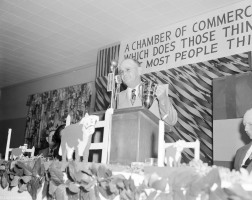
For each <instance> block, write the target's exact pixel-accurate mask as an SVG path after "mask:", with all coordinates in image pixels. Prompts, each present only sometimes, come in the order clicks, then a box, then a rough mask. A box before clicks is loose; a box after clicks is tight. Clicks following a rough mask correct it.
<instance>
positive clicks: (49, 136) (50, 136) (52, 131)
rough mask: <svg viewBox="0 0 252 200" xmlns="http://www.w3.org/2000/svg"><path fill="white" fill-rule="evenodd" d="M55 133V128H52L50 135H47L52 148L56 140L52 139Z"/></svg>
mask: <svg viewBox="0 0 252 200" xmlns="http://www.w3.org/2000/svg"><path fill="white" fill-rule="evenodd" d="M54 133H55V130H50V131H49V134H48V137H47V142H48V144H49V147H50V148H52V147H53V146H54V142H53V140H52V138H53V135H54Z"/></svg>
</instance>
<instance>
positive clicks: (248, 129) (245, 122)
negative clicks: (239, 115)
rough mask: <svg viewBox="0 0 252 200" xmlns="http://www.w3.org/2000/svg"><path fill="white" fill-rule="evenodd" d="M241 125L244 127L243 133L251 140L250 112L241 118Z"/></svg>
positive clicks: (251, 121) (251, 113) (251, 116)
mask: <svg viewBox="0 0 252 200" xmlns="http://www.w3.org/2000/svg"><path fill="white" fill-rule="evenodd" d="M243 125H244V127H245V132H246V133H247V135H248V136H249V138H250V139H252V110H250V111H248V112H246V113H245V115H244V118H243Z"/></svg>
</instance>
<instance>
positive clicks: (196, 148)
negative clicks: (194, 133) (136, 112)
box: [158, 120, 200, 167]
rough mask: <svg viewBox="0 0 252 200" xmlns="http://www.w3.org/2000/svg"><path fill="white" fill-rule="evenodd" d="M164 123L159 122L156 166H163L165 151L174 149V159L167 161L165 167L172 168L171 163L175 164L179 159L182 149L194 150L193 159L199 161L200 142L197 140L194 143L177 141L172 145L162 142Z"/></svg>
mask: <svg viewBox="0 0 252 200" xmlns="http://www.w3.org/2000/svg"><path fill="white" fill-rule="evenodd" d="M164 127H165V125H164V121H162V120H159V137H158V166H159V167H162V166H164V162H165V151H166V150H171V151H172V148H174V149H175V152H174V158H172V159H170V160H167V165H169V166H173V162H177V161H178V160H179V157H181V152H182V151H183V149H184V148H193V149H194V159H195V160H199V159H200V142H199V140H198V139H197V140H196V141H195V142H185V141H184V140H179V141H177V142H174V143H166V142H165V140H164V133H165V131H164Z"/></svg>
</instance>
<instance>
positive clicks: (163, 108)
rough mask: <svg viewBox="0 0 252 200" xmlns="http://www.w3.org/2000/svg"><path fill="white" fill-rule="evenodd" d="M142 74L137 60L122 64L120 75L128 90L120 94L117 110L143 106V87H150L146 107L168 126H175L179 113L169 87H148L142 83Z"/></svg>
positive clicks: (124, 61)
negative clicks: (169, 95)
mask: <svg viewBox="0 0 252 200" xmlns="http://www.w3.org/2000/svg"><path fill="white" fill-rule="evenodd" d="M141 72H142V70H141V66H140V63H139V62H138V61H137V60H134V59H130V58H127V59H125V60H123V61H122V62H121V64H120V66H119V73H120V75H121V77H122V81H123V82H124V83H125V84H126V85H127V89H126V90H124V91H122V92H120V93H119V95H118V104H117V108H130V107H138V106H142V104H143V103H142V102H143V101H142V98H144V90H143V87H145V88H147V87H149V88H147V90H149V92H150V94H151V95H148V97H147V98H148V99H147V100H148V101H145V102H147V105H145V107H147V108H149V110H150V111H151V112H152V113H153V114H155V115H156V116H157V117H158V118H159V119H162V120H164V121H165V122H166V123H167V124H168V125H170V126H174V125H175V124H176V122H177V119H178V118H177V111H176V110H175V108H174V107H173V105H172V103H171V101H170V99H169V97H168V85H154V84H152V85H149V86H147V87H146V86H145V85H144V84H143V83H142V81H141ZM151 96H153V97H151Z"/></svg>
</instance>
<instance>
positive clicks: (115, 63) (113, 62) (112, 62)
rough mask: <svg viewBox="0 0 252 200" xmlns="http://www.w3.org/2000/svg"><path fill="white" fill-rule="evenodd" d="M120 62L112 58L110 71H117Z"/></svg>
mask: <svg viewBox="0 0 252 200" xmlns="http://www.w3.org/2000/svg"><path fill="white" fill-rule="evenodd" d="M117 65H118V62H117V61H116V60H112V61H111V63H110V71H112V72H113V73H115V69H116V68H117Z"/></svg>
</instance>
